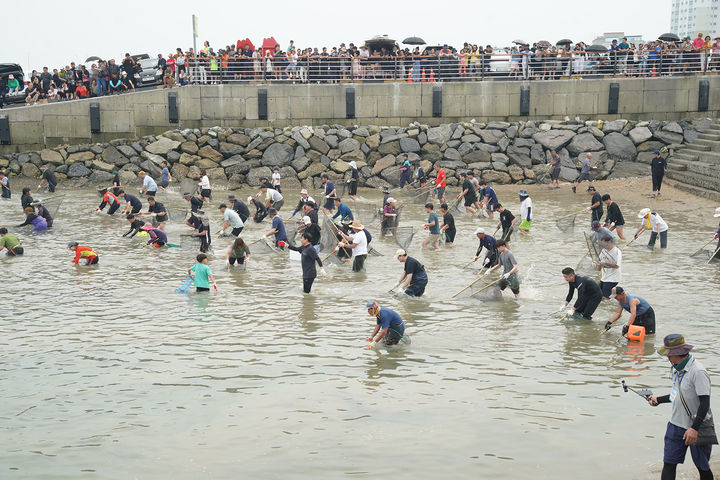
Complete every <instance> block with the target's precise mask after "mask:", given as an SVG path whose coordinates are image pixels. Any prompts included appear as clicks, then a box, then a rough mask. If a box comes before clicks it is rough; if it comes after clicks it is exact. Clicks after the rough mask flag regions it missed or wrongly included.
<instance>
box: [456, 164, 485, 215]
mask: <svg viewBox="0 0 720 480" xmlns="http://www.w3.org/2000/svg"><path fill="white" fill-rule="evenodd" d="M460 180H461V181H462V187H461V188H462V192H460V195H458V196H457V197H456V200H459V199H460V197H464V199H465V203H464V205H465V210H466V211H467V212H468V213H469V214H471V215H475V213H477V210H475V209H474V208H472V207H473V205H475V207H476V208H477V209H478V210H479V209H480V205H478V204H477V193H475V184H474V183H473V182H472V181H471V180H470V178H469V177H468V176H467V174H466V173H461V174H460Z"/></svg>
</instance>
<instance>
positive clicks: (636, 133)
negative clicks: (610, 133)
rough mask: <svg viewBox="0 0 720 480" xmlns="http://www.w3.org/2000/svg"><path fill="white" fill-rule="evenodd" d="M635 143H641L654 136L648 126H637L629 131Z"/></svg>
mask: <svg viewBox="0 0 720 480" xmlns="http://www.w3.org/2000/svg"><path fill="white" fill-rule="evenodd" d="M628 135H629V136H630V139H631V140H632V141H633V143H634V144H635V145H640V144H641V143H643V142H647V141H648V140H650V139H651V138H652V132H651V131H650V129H649V128H648V127H635V128H633V129H632V130H630V132H629V133H628Z"/></svg>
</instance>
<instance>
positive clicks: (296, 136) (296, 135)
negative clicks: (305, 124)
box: [228, 130, 310, 150]
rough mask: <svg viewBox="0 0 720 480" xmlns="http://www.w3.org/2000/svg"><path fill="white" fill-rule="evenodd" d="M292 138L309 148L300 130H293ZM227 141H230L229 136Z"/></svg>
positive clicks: (303, 146)
mask: <svg viewBox="0 0 720 480" xmlns="http://www.w3.org/2000/svg"><path fill="white" fill-rule="evenodd" d="M292 139H293V140H295V141H296V142H297V144H298V145H300V146H301V147H302V148H304V149H305V150H310V144H309V143H308V141H307V140H305V137H303V135H302V134H301V133H300V130H296V131H295V132H293V134H292ZM228 141H230V139H229V138H228Z"/></svg>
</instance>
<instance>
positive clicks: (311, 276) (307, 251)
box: [288, 232, 325, 293]
mask: <svg viewBox="0 0 720 480" xmlns="http://www.w3.org/2000/svg"><path fill="white" fill-rule="evenodd" d="M300 245H301V246H299V247H294V246H292V245H288V248H289V249H290V250H295V251H296V252H300V255H301V257H300V259H301V260H300V261H301V264H302V271H303V292H305V293H310V289H311V288H312V284H313V282H314V281H315V278H316V277H317V270H316V269H315V263H317V264H318V267H320V275H322V276H325V269H324V268H323V264H322V260H320V256H318V252H317V250H316V249H315V248H313V246H312V244H311V239H310V234H309V233H308V232H305V233H303V236H302V237H301V238H300Z"/></svg>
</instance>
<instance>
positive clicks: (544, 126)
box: [538, 123, 552, 132]
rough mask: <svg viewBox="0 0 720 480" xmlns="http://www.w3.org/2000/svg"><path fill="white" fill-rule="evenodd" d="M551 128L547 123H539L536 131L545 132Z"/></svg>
mask: <svg viewBox="0 0 720 480" xmlns="http://www.w3.org/2000/svg"><path fill="white" fill-rule="evenodd" d="M551 128H552V125H550V124H549V123H541V124H540V126H539V127H538V130H540V131H541V132H547V131H549V130H550V129H551Z"/></svg>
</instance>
